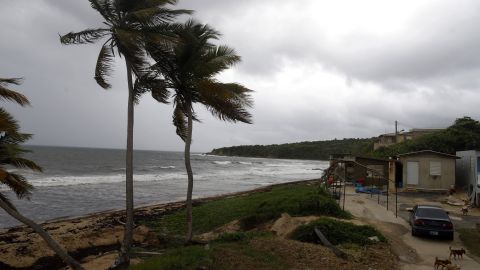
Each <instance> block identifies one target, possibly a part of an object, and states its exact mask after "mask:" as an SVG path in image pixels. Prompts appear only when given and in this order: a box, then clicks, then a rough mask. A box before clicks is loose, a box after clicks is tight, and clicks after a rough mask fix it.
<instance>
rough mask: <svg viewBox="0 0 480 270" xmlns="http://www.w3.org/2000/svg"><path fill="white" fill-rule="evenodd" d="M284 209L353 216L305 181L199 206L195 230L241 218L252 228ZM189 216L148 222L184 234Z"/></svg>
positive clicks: (163, 231)
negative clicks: (186, 219)
mask: <svg viewBox="0 0 480 270" xmlns="http://www.w3.org/2000/svg"><path fill="white" fill-rule="evenodd" d="M282 213H288V214H290V215H291V216H302V215H328V216H333V217H340V218H349V217H351V215H350V214H349V213H348V212H345V211H342V210H341V208H340V207H339V206H338V204H337V203H336V202H335V200H333V199H332V198H330V197H329V195H327V194H325V193H323V192H319V189H318V187H317V186H316V185H311V184H310V185H309V184H305V183H302V184H294V185H288V186H280V187H274V188H272V190H271V191H268V192H261V193H253V194H250V195H246V196H240V197H235V198H228V199H223V200H218V201H212V202H208V203H205V204H202V205H199V206H196V207H194V208H193V230H194V233H195V234H200V233H204V232H208V231H211V230H213V229H215V228H217V227H220V226H222V225H224V224H227V223H229V222H231V221H233V220H236V219H240V220H241V224H242V226H243V227H244V228H245V229H248V228H252V227H255V225H257V224H259V223H263V222H265V221H268V220H271V219H274V218H276V217H279V216H280V215H281V214H282ZM185 216H186V213H185V210H181V211H178V212H175V213H172V214H170V215H166V216H164V217H162V218H160V219H159V220H155V221H150V222H148V223H147V225H148V226H149V227H151V228H152V229H154V230H155V231H156V232H157V233H159V234H160V235H161V236H163V237H165V236H173V235H183V234H185V232H186V223H185Z"/></svg>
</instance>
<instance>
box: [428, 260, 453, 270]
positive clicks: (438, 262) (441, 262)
mask: <svg viewBox="0 0 480 270" xmlns="http://www.w3.org/2000/svg"><path fill="white" fill-rule="evenodd" d="M450 264H452V261H450V260H448V259H446V260H440V259H438V257H435V263H434V264H433V267H435V269H438V267H439V266H441V267H442V269H444V268H445V267H447V266H448V265H450Z"/></svg>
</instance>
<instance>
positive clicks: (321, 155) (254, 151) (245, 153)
mask: <svg viewBox="0 0 480 270" xmlns="http://www.w3.org/2000/svg"><path fill="white" fill-rule="evenodd" d="M374 141H375V138H370V139H343V140H336V139H335V140H330V141H315V142H299V143H287V144H272V145H245V146H232V147H224V148H218V149H213V150H212V152H211V153H210V154H214V155H224V156H240V157H263V158H285V159H288V158H292V159H311V160H328V159H329V157H330V155H331V154H342V153H351V154H354V155H364V154H365V153H368V152H369V151H371V149H373V143H374Z"/></svg>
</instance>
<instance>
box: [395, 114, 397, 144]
mask: <svg viewBox="0 0 480 270" xmlns="http://www.w3.org/2000/svg"><path fill="white" fill-rule="evenodd" d="M397 136H398V121H397V120H395V143H396V144H397V143H398V139H397Z"/></svg>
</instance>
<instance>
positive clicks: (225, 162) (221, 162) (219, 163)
mask: <svg viewBox="0 0 480 270" xmlns="http://www.w3.org/2000/svg"><path fill="white" fill-rule="evenodd" d="M213 163H214V164H217V165H228V164H232V162H231V161H218V160H217V161H213Z"/></svg>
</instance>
